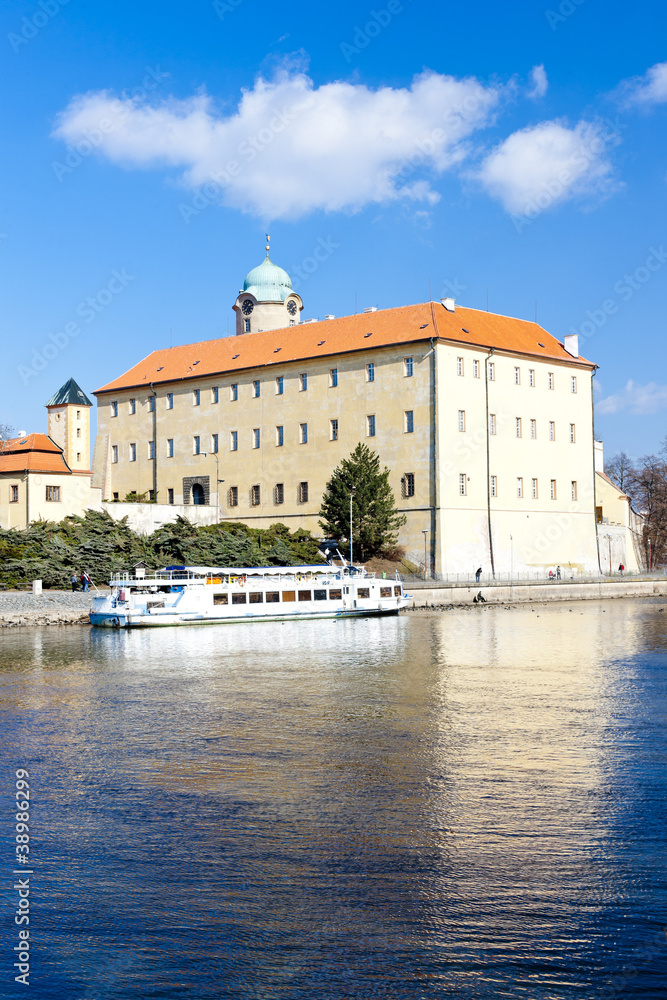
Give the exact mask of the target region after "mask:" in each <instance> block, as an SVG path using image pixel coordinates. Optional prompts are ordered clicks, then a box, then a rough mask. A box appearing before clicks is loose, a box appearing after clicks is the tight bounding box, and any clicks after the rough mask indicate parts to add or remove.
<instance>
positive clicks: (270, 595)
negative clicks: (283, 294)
mask: <svg viewBox="0 0 667 1000" xmlns="http://www.w3.org/2000/svg"><path fill="white" fill-rule="evenodd" d="M292 322H293V321H292ZM266 603H267V604H278V603H280V591H279V590H267V592H266Z"/></svg>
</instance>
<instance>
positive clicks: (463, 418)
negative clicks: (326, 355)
mask: <svg viewBox="0 0 667 1000" xmlns="http://www.w3.org/2000/svg"><path fill="white" fill-rule="evenodd" d="M465 429H466V411H465V410H459V430H460V431H464V430H465Z"/></svg>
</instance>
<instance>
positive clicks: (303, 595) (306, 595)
mask: <svg viewBox="0 0 667 1000" xmlns="http://www.w3.org/2000/svg"><path fill="white" fill-rule="evenodd" d="M299 600H300V601H310V600H311V596H310V591H309V590H300V591H299Z"/></svg>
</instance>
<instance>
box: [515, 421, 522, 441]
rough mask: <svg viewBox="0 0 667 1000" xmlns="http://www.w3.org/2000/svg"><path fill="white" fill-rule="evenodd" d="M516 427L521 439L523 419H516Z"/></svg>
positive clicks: (517, 434)
mask: <svg viewBox="0 0 667 1000" xmlns="http://www.w3.org/2000/svg"><path fill="white" fill-rule="evenodd" d="M514 425H515V427H516V436H517V437H518V438H520V437H521V417H515V420H514Z"/></svg>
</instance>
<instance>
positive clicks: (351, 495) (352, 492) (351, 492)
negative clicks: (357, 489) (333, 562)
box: [350, 487, 354, 569]
mask: <svg viewBox="0 0 667 1000" xmlns="http://www.w3.org/2000/svg"><path fill="white" fill-rule="evenodd" d="M353 496H354V487H353V488H352V490H351V491H350V569H352V497H353Z"/></svg>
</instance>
